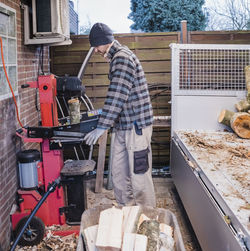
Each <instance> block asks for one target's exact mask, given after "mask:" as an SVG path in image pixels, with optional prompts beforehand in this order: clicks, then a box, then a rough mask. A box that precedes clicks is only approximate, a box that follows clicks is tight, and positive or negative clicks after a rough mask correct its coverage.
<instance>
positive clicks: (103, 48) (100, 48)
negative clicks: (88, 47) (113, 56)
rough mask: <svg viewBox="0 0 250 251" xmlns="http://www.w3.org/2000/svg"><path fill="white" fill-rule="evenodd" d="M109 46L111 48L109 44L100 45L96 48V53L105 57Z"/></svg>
mask: <svg viewBox="0 0 250 251" xmlns="http://www.w3.org/2000/svg"><path fill="white" fill-rule="evenodd" d="M108 46H109V45H108V44H105V45H99V46H97V47H95V53H98V54H100V55H101V56H103V57H104V54H105V53H106V50H107V48H108Z"/></svg>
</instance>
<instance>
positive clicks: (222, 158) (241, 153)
mask: <svg viewBox="0 0 250 251" xmlns="http://www.w3.org/2000/svg"><path fill="white" fill-rule="evenodd" d="M182 136H184V138H185V143H187V145H189V146H192V148H193V149H194V150H195V152H196V153H198V152H199V153H198V154H197V155H198V159H199V160H203V161H204V162H206V161H207V162H211V161H212V162H213V163H214V166H213V169H211V170H213V171H216V170H218V169H221V168H226V169H227V170H228V172H230V174H231V176H232V177H234V179H235V180H237V181H239V182H241V183H242V186H243V187H244V188H246V189H249V184H250V180H249V178H250V168H249V167H250V161H249V160H250V142H248V144H245V145H243V144H244V143H246V141H248V140H242V139H239V138H238V137H237V136H235V134H229V135H228V134H225V135H223V137H211V135H209V134H208V133H205V132H204V133H201V132H194V133H191V132H183V133H182ZM241 144H242V145H241ZM242 167H245V168H242ZM239 168H240V170H241V171H240V172H239V171H237V169H239ZM244 169H245V170H244Z"/></svg>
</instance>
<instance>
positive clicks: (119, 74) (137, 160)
mask: <svg viewBox="0 0 250 251" xmlns="http://www.w3.org/2000/svg"><path fill="white" fill-rule="evenodd" d="M89 41H90V45H91V47H94V48H95V53H99V54H100V55H101V56H103V57H104V58H106V59H107V61H109V63H110V70H109V80H110V85H109V88H108V93H107V97H106V100H105V103H104V107H103V109H102V114H101V116H100V118H99V121H98V125H97V128H96V129H95V130H93V131H92V132H90V133H88V134H87V135H86V136H85V138H84V139H85V140H86V143H87V144H88V145H91V144H95V143H96V141H97V140H98V138H99V137H100V136H101V135H102V134H103V133H104V132H105V130H108V129H109V128H111V127H113V128H114V131H115V139H114V144H113V145H112V149H111V150H112V151H113V152H112V153H113V154H112V155H113V158H112V180H113V185H114V193H115V197H116V200H117V202H118V203H119V204H120V205H147V206H153V207H154V206H155V193H154V186H153V181H152V175H151V171H152V151H151V145H150V143H151V136H152V123H153V110H152V105H151V101H150V97H149V92H148V87H147V82H146V78H145V76H144V71H143V69H142V66H141V64H140V62H139V60H138V58H137V57H136V56H135V55H134V53H133V52H132V51H130V50H129V49H128V48H127V47H126V46H122V45H121V44H120V43H119V42H118V41H117V40H115V39H114V37H113V34H112V31H111V29H110V28H109V27H108V26H107V25H105V24H103V23H96V24H95V25H94V26H93V27H92V28H91V31H90V34H89Z"/></svg>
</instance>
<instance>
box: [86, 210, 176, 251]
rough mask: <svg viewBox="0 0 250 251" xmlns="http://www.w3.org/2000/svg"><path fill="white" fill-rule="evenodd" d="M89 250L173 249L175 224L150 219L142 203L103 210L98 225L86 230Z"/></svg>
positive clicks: (163, 250) (161, 250)
mask: <svg viewBox="0 0 250 251" xmlns="http://www.w3.org/2000/svg"><path fill="white" fill-rule="evenodd" d="M83 236H84V242H85V246H86V249H87V250H88V251H96V250H99V251H104V250H105V251H173V250H174V247H175V241H174V239H173V227H171V226H169V225H167V224H165V223H160V222H159V221H158V220H156V219H150V218H148V217H147V216H146V215H145V214H143V213H142V211H141V208H140V207H139V206H130V207H129V206H127V207H123V208H115V207H113V208H109V209H106V210H103V211H101V212H100V217H99V223H98V225H93V226H90V227H87V228H85V229H84V230H83Z"/></svg>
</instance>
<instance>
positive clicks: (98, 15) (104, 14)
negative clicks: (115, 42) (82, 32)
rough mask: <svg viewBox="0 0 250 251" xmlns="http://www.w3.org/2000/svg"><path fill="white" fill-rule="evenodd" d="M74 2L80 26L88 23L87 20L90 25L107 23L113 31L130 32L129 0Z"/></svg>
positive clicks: (81, 0)
mask: <svg viewBox="0 0 250 251" xmlns="http://www.w3.org/2000/svg"><path fill="white" fill-rule="evenodd" d="M74 3H75V10H76V11H77V8H78V14H79V21H80V26H82V25H84V24H85V25H86V24H88V20H89V21H90V23H91V24H92V25H93V24H95V23H97V22H101V23H105V24H107V25H108V26H109V27H110V28H111V29H112V30H113V32H114V33H128V32H130V28H129V26H130V25H131V24H132V23H133V22H132V21H131V20H129V19H128V18H127V17H128V14H129V13H130V12H131V11H130V0H78V1H77V0H74ZM77 5H78V6H77Z"/></svg>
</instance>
